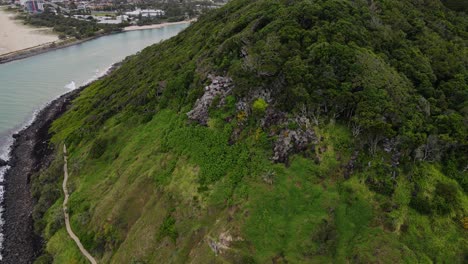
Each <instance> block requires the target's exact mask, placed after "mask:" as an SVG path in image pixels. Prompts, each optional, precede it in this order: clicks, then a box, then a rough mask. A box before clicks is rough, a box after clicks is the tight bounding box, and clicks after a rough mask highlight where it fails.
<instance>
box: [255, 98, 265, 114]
mask: <svg viewBox="0 0 468 264" xmlns="http://www.w3.org/2000/svg"><path fill="white" fill-rule="evenodd" d="M267 107H268V103H267V102H265V100H263V99H262V98H258V99H257V100H255V102H254V103H253V105H252V108H253V112H254V114H255V115H263V114H264V113H265V110H266V108H267Z"/></svg>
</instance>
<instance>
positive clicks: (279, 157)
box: [272, 128, 318, 162]
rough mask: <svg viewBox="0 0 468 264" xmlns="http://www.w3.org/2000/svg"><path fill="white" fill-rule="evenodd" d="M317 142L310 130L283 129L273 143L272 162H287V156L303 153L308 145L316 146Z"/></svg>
mask: <svg viewBox="0 0 468 264" xmlns="http://www.w3.org/2000/svg"><path fill="white" fill-rule="evenodd" d="M317 142H318V141H317V137H316V135H315V133H314V131H313V130H312V129H311V128H306V129H302V128H299V129H295V130H291V129H284V130H283V131H281V132H280V135H279V137H278V140H276V142H275V147H274V149H273V152H274V153H273V158H272V160H273V161H275V162H287V161H288V157H289V155H291V154H292V153H295V152H299V151H303V150H305V149H306V148H307V146H308V145H309V144H316V143H317Z"/></svg>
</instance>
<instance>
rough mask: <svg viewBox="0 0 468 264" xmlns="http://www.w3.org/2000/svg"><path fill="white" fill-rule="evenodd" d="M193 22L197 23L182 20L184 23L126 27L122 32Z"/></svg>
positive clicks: (193, 20) (192, 20)
mask: <svg viewBox="0 0 468 264" xmlns="http://www.w3.org/2000/svg"><path fill="white" fill-rule="evenodd" d="M195 21H197V20H196V19H191V20H184V21H179V22H167V23H161V24H154V25H146V26H128V27H125V28H124V29H123V30H124V31H132V30H144V29H153V28H162V27H165V26H169V25H178V24H187V23H191V22H195Z"/></svg>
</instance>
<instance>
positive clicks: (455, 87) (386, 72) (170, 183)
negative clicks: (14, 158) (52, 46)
mask: <svg viewBox="0 0 468 264" xmlns="http://www.w3.org/2000/svg"><path fill="white" fill-rule="evenodd" d="M467 26H468V16H466V14H465V13H457V12H455V11H453V10H450V9H448V8H447V7H446V6H444V5H443V4H442V2H441V1H439V0H425V1H419V0H373V1H372V0H371V1H367V0H365V1H364V0H356V1H346V0H319V1H309V0H303V1H286V0H285V1H273V0H258V1H252V0H233V1H232V2H230V3H229V4H227V5H226V6H225V7H223V8H221V9H219V10H215V11H213V12H210V13H208V14H206V15H204V16H202V17H201V18H200V19H199V21H198V22H196V23H195V24H193V25H192V26H191V27H189V28H188V29H186V30H185V31H183V32H182V33H180V34H179V35H178V36H176V37H174V38H172V39H170V40H168V41H165V42H163V43H161V44H158V45H155V46H152V47H149V48H146V49H145V50H143V51H142V52H141V53H139V54H137V55H136V56H132V57H129V58H127V59H126V61H125V62H124V63H123V65H122V66H121V67H120V68H119V69H118V70H116V71H115V72H114V73H112V74H111V75H110V76H109V77H107V78H104V79H103V80H100V81H97V82H95V83H94V84H92V85H91V86H90V87H88V88H87V89H86V90H84V91H83V92H82V94H81V95H80V97H79V98H78V99H77V100H75V102H74V104H73V107H72V108H71V109H70V110H69V111H67V113H66V114H65V115H64V116H63V117H61V118H60V119H58V120H57V121H55V122H54V124H53V127H52V129H51V132H52V133H53V134H54V136H53V138H52V142H53V144H55V146H56V147H57V153H58V154H57V158H56V159H55V161H54V162H53V164H52V165H51V167H50V168H49V169H48V170H46V171H43V172H41V174H40V176H39V177H36V178H35V179H34V190H33V193H34V194H35V197H36V198H37V199H38V203H37V206H36V210H35V213H34V217H35V219H36V228H37V230H38V231H39V232H41V233H42V235H43V236H44V237H45V238H46V239H47V241H48V242H47V246H46V248H45V254H44V255H43V256H42V257H41V258H40V259H39V260H38V262H39V263H47V262H51V261H53V262H54V263H73V262H76V263H78V262H83V261H84V260H83V259H82V257H81V256H80V254H79V252H78V250H77V249H76V248H75V247H74V245H73V242H72V241H70V240H69V239H68V238H67V237H66V233H65V230H64V227H63V220H62V219H61V217H62V216H61V214H60V205H61V202H62V201H61V199H62V198H59V197H60V195H59V193H57V192H56V191H55V190H56V189H57V188H59V185H60V180H59V179H60V178H61V171H60V166H61V159H60V157H59V156H60V153H59V152H60V149H61V148H60V146H61V144H63V143H66V144H67V146H68V149H69V152H70V159H69V168H70V169H71V170H72V171H71V179H70V180H71V181H72V186H71V190H72V194H71V198H70V214H71V221H72V226H73V228H74V230H75V231H76V233H77V234H78V235H79V237H80V238H81V240H82V242H83V244H84V245H85V246H86V247H87V248H88V249H89V250H90V251H91V252H92V254H94V255H95V256H96V257H97V258H98V259H100V261H101V262H102V263H186V262H189V261H190V262H191V263H224V262H229V263H271V262H273V263H311V262H313V263H315V262H317V263H349V262H353V263H354V262H361V263H375V262H384V263H398V262H405V263H419V262H423V263H431V262H443V263H464V262H466V260H467V258H468V255H467V252H468V239H467V229H468V218H467V213H468V200H467V191H468V182H467V180H468V177H467V165H468V158H467V151H468V146H467V138H468V137H467V135H468V133H467V127H468V126H467V124H468V105H467V104H468V100H467V99H468V72H467V64H468V54H467V52H468V50H467V44H468V43H467V40H468V32H467ZM209 74H212V75H218V76H228V77H230V78H232V82H233V86H232V90H231V91H230V92H228V93H227V94H226V96H225V97H223V96H217V97H216V98H214V100H213V103H211V107H210V108H209V114H208V118H207V122H206V125H205V124H204V122H200V123H202V124H203V125H200V124H199V122H196V121H193V120H189V119H188V118H187V115H186V113H188V112H189V111H190V110H191V109H192V108H193V107H194V104H196V100H197V99H198V98H201V97H202V95H203V96H204V93H206V90H205V89H204V88H205V86H206V85H210V84H211V80H210V79H209V77H208V76H209ZM278 120H280V121H278ZM293 133H294V135H303V134H305V135H309V134H313V135H314V137H315V140H309V141H306V143H305V146H301V147H297V148H293V150H292V151H290V152H288V153H287V156H286V157H285V158H284V159H275V158H273V159H272V157H273V156H274V155H275V154H276V152H277V150H278V149H279V147H278V145H281V142H282V140H284V139H285V138H288V137H289V136H290V135H291V134H293ZM308 133H309V134H308ZM298 137H299V136H298ZM310 138H312V137H310ZM296 141H299V140H296ZM294 144H298V143H297V142H295V143H294ZM274 161H277V162H274ZM64 241H65V242H64Z"/></svg>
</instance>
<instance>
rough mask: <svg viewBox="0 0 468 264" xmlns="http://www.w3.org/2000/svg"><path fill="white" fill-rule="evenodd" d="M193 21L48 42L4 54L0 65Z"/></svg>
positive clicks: (126, 28)
mask: <svg viewBox="0 0 468 264" xmlns="http://www.w3.org/2000/svg"><path fill="white" fill-rule="evenodd" d="M0 12H3V13H5V11H2V9H1V8H0ZM193 21H195V19H192V20H184V21H178V22H167V23H161V24H154V25H147V26H128V27H125V28H123V30H122V31H115V32H111V33H107V34H105V33H102V34H98V35H96V36H93V37H89V38H83V39H66V40H56V41H49V42H46V43H42V44H39V45H35V46H32V47H28V48H23V49H18V50H14V51H11V52H9V53H5V54H0V64H3V63H7V62H11V61H15V60H20V59H24V58H28V57H32V56H35V55H39V54H42V53H45V52H49V51H53V50H57V49H62V48H66V47H69V46H73V45H77V44H80V43H83V42H86V41H90V40H93V39H96V38H99V37H103V36H107V35H110V34H116V33H121V32H126V31H134V30H146V29H156V28H162V27H165V26H170V25H178V24H186V23H191V22H193ZM0 33H1V32H0ZM0 37H1V36H0Z"/></svg>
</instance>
